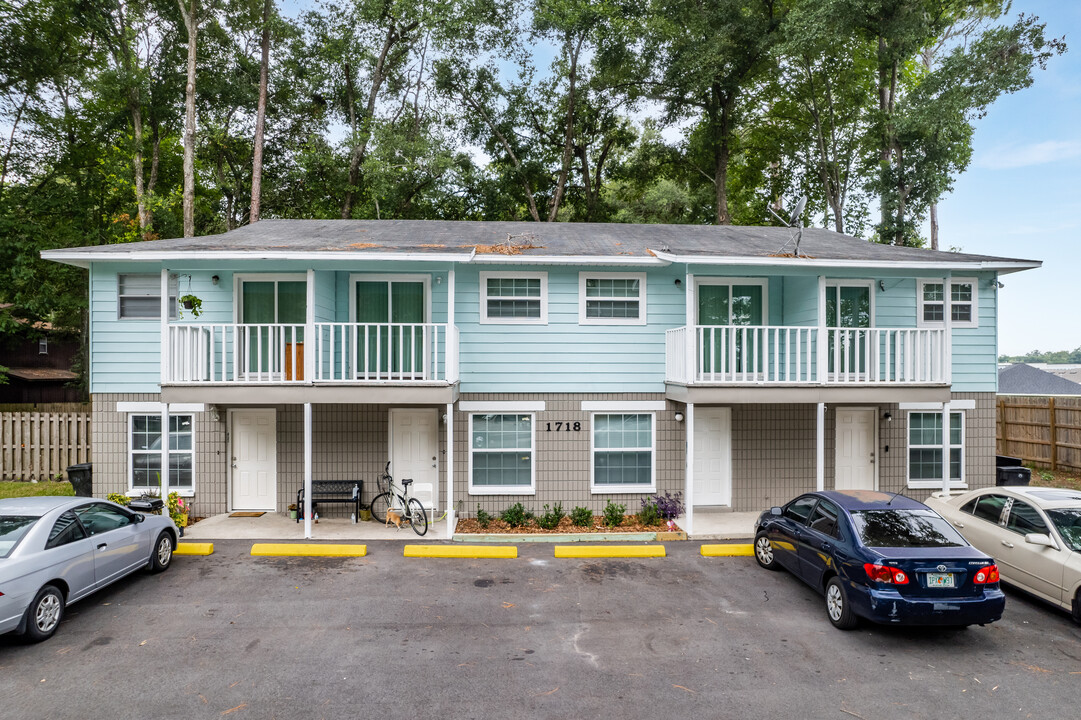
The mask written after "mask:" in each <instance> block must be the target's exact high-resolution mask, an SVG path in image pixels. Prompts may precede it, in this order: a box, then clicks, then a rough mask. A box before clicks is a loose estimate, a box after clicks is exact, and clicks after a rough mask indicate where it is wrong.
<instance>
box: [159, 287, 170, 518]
mask: <svg viewBox="0 0 1081 720" xmlns="http://www.w3.org/2000/svg"><path fill="white" fill-rule="evenodd" d="M168 378H169V269H168V268H162V269H161V385H160V386H159V390H161V391H164V390H165V388H164V385H165V382H166V380H168ZM159 397H162V396H159ZM162 399H163V400H164V397H162ZM169 430H170V427H169V403H167V402H162V404H161V473H160V475H159V477H160V481H159V491H160V492H161V499H162V501H163V502H165V503H166V506H165V512H166V513H168V507H169V506H168V501H169V465H170V463H169V459H170V458H169V435H170V433H169Z"/></svg>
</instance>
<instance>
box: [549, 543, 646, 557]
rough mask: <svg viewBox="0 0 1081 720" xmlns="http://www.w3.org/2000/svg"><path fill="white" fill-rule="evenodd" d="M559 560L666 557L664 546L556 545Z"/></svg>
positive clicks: (556, 554)
mask: <svg viewBox="0 0 1081 720" xmlns="http://www.w3.org/2000/svg"><path fill="white" fill-rule="evenodd" d="M555 556H556V557H557V558H650V557H666V555H665V551H664V545H556V548H555Z"/></svg>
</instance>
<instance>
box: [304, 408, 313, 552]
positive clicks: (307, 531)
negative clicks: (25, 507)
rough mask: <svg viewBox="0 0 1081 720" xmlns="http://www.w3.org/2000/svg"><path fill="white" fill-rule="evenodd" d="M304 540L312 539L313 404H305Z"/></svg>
mask: <svg viewBox="0 0 1081 720" xmlns="http://www.w3.org/2000/svg"><path fill="white" fill-rule="evenodd" d="M303 510H304V539H306V540H311V537H312V404H311V403H304V507H303Z"/></svg>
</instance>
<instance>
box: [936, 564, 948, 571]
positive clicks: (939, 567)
mask: <svg viewBox="0 0 1081 720" xmlns="http://www.w3.org/2000/svg"><path fill="white" fill-rule="evenodd" d="M938 571H939V572H946V566H945V565H939V566H938Z"/></svg>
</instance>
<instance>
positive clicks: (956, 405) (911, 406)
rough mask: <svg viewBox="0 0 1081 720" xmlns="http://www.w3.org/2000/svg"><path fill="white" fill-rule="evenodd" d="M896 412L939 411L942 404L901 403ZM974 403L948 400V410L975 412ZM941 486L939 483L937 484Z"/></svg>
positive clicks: (969, 400) (968, 400)
mask: <svg viewBox="0 0 1081 720" xmlns="http://www.w3.org/2000/svg"><path fill="white" fill-rule="evenodd" d="M897 409H898V410H941V409H942V403H940V402H903V403H897ZM975 409H976V401H975V400H972V399H971V398H970V399H967V400H950V410H975ZM939 484H940V485H941V483H939Z"/></svg>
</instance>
